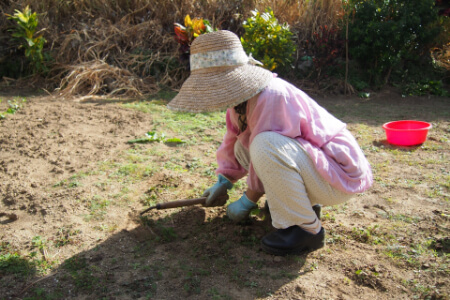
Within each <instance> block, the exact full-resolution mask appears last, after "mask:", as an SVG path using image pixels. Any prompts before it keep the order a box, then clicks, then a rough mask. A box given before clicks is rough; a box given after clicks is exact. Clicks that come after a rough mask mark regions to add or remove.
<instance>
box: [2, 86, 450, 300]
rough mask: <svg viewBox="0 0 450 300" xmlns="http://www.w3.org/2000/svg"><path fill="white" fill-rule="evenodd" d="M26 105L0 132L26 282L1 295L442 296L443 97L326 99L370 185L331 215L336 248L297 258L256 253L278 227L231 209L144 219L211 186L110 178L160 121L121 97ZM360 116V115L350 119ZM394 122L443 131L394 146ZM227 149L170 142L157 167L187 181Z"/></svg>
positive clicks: (195, 181)
mask: <svg viewBox="0 0 450 300" xmlns="http://www.w3.org/2000/svg"><path fill="white" fill-rule="evenodd" d="M0 96H1V97H2V98H3V99H6V98H8V99H9V98H11V97H10V95H0ZM26 99H27V101H26V103H25V104H24V105H23V107H21V108H20V109H19V110H18V111H17V112H16V113H15V114H13V115H8V116H7V118H6V119H5V120H3V121H1V123H0V147H1V149H0V238H1V250H2V252H1V253H0V254H3V255H5V254H6V253H11V254H12V253H16V254H18V255H19V256H20V258H22V259H23V261H20V260H18V261H16V262H17V263H18V264H19V263H20V262H23V263H25V265H26V267H27V268H29V270H28V271H27V272H19V271H17V272H14V271H13V270H12V269H13V268H14V267H18V268H20V266H23V264H22V265H18V266H15V265H13V264H11V266H10V269H8V268H5V267H4V265H3V268H0V277H1V281H0V299H186V298H187V299H412V298H419V299H426V298H429V299H449V298H448V297H449V294H450V288H449V287H450V277H449V267H448V263H449V260H448V253H449V252H448V251H449V249H448V233H449V214H450V210H449V190H448V188H449V185H448V182H449V172H450V167H449V160H448V155H449V149H450V147H449V140H448V139H449V138H450V137H449V135H450V132H449V128H450V119H449V118H448V116H449V115H448V112H449V111H450V109H449V108H450V106H449V101H448V98H447V99H442V98H432V99H429V98H427V97H416V98H407V99H404V98H402V97H401V96H400V95H398V94H396V93H392V92H388V93H384V94H383V95H381V94H379V95H378V97H377V96H375V97H373V98H371V99H369V100H362V99H360V98H358V97H356V96H352V97H349V98H345V97H327V98H324V97H322V98H320V99H318V102H319V103H321V104H322V105H323V106H325V107H326V108H328V109H329V110H330V111H332V112H336V114H337V115H338V117H340V118H342V119H343V120H344V121H346V122H347V123H348V124H349V128H350V130H351V131H352V132H353V133H354V134H355V136H356V137H357V138H358V139H359V140H360V142H361V144H362V145H363V149H364V151H365V152H366V154H367V156H368V159H369V161H370V162H371V163H372V164H373V166H374V174H375V178H376V182H375V184H374V186H373V188H372V189H371V190H370V191H369V192H367V193H364V194H362V195H358V196H355V198H354V199H352V200H350V201H349V202H348V203H346V204H345V205H341V206H337V207H330V208H328V207H324V208H323V212H322V215H323V217H322V221H323V225H324V227H325V229H326V231H327V246H326V247H325V248H324V249H320V250H318V251H315V252H312V253H307V254H305V255H302V256H298V257H296V256H295V257H294V256H293V257H291V256H288V257H275V256H272V255H268V254H266V253H264V252H262V251H261V249H260V247H259V241H260V239H261V238H262V237H263V236H264V235H265V234H267V233H268V232H270V231H271V230H273V229H272V228H271V224H270V217H269V216H265V215H264V214H263V213H260V214H259V215H256V216H252V217H251V219H250V220H249V221H248V222H246V223H244V224H234V223H232V222H231V221H230V220H229V219H228V218H227V217H226V215H225V208H224V207H220V208H203V207H201V206H191V207H185V208H180V209H171V210H164V211H157V210H153V211H151V212H150V213H149V214H147V215H146V217H145V218H142V219H141V218H139V212H140V211H142V210H143V209H145V208H146V206H145V205H144V203H143V202H142V201H141V200H142V195H145V194H147V195H148V194H151V193H152V191H153V192H154V191H155V190H156V191H157V197H158V199H159V201H169V200H175V199H174V195H176V198H180V197H183V196H189V195H187V194H183V191H185V190H186V191H187V190H192V189H193V188H194V189H195V188H196V187H197V188H198V189H199V190H200V183H199V182H201V180H200V178H201V176H202V174H195V172H190V173H186V172H184V173H183V172H178V171H176V170H173V169H160V170H158V171H157V172H154V173H152V175H151V176H148V177H142V178H141V180H134V181H133V180H131V178H130V179H129V180H130V181H129V182H127V181H126V180H127V177H126V176H124V177H125V179H124V177H121V178H120V181H119V180H117V181H116V180H115V178H116V177H114V176H111V175H113V174H111V173H112V171H111V169H110V168H106V167H105V168H102V166H106V165H108V164H109V165H111V164H120V163H121V162H124V161H125V159H126V158H125V157H126V154H125V153H127V151H129V150H130V149H132V148H133V147H135V146H133V145H130V144H127V143H126V141H128V140H130V139H133V138H136V137H139V136H142V134H143V133H145V132H147V131H148V128H149V124H150V123H151V122H152V121H154V120H153V118H154V116H152V114H149V113H144V112H140V111H137V110H133V109H130V108H125V107H124V106H123V105H122V103H117V102H113V101H110V102H100V101H98V102H95V101H91V102H75V101H72V100H61V99H57V98H54V97H50V96H28V97H26ZM0 105H1V106H0V108H2V109H1V110H0V111H2V110H4V109H5V107H6V106H5V105H6V103H5V102H3V103H1V104H0ZM365 105H366V106H365ZM357 106H361V107H362V110H361V111H362V112H363V113H361V114H359V115H355V113H354V110H353V109H354V108H355V107H357ZM368 110H370V111H368ZM393 110H395V112H396V114H394V115H393V113H392V111H393ZM409 112H414V115H412V116H411V115H410V114H409ZM391 117H397V118H399V119H400V118H409V117H415V118H422V119H424V120H427V121H431V122H433V125H434V129H433V131H431V132H430V134H429V138H428V140H427V142H426V143H425V144H424V145H422V146H417V147H403V148H402V147H393V146H390V145H389V144H387V143H386V141H385V137H384V132H383V131H382V129H381V124H382V123H383V122H384V121H387V120H386V119H387V118H391ZM358 124H364V125H363V126H360V125H358ZM367 137H369V139H367ZM220 139H221V137H220V136H218V137H213V141H212V142H211V143H199V144H198V145H194V146H191V147H186V146H183V147H174V146H171V145H167V144H164V143H161V144H160V145H159V146H158V147H160V151H161V152H163V153H165V155H155V156H154V159H155V160H161V162H160V163H161V164H163V163H164V162H169V161H170V159H171V153H175V152H176V151H185V152H186V153H185V164H186V165H183V166H182V167H183V168H184V169H187V168H189V167H190V166H191V165H192V164H193V158H194V157H198V156H201V157H202V163H203V164H206V165H211V164H213V163H214V151H213V150H212V149H215V148H216V147H217V145H218V143H220ZM139 147H141V148H140V149H143V148H145V147H146V145H140V146H139ZM124 180H125V182H124ZM212 183H213V182H211V184H212ZM124 189H127V191H126V192H125V191H124ZM174 190H177V191H178V192H177V193H174ZM125 194H126V195H127V196H126V197H123V195H125ZM114 195H116V197H114ZM263 204H264V203H263V202H262V203H261V204H260V206H261V207H262V206H263ZM36 237H38V238H36ZM427 241H428V242H427ZM414 251H416V253H413V252H414ZM27 262H28V264H27ZM31 262H34V263H33V264H31ZM0 266H2V265H1V264H0ZM19 270H20V269H19Z"/></svg>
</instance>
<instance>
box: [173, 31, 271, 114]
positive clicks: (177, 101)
mask: <svg viewBox="0 0 450 300" xmlns="http://www.w3.org/2000/svg"><path fill="white" fill-rule="evenodd" d="M257 64H261V63H259V62H258V61H256V60H254V59H253V58H252V57H251V56H250V57H249V56H247V54H246V53H245V51H244V49H243V47H242V44H241V41H240V40H239V38H238V36H237V35H236V34H234V33H233V32H231V31H227V30H220V31H214V32H211V33H206V34H202V35H200V36H199V37H197V38H196V39H195V40H194V42H193V43H192V45H191V49H190V67H191V74H190V76H189V77H188V78H187V79H186V81H185V82H184V83H183V85H182V87H181V89H180V92H179V93H178V95H177V96H176V97H175V98H174V99H172V101H170V102H169V104H168V105H167V106H168V107H169V108H170V109H172V110H176V111H183V112H193V113H198V112H212V111H220V110H224V109H226V108H230V107H234V106H236V105H238V104H240V103H242V102H245V101H247V100H248V99H250V98H252V97H253V96H255V95H256V94H258V93H259V92H261V91H262V90H263V89H264V88H265V87H266V86H267V85H268V84H269V82H270V80H272V78H273V73H272V72H270V71H268V70H266V69H264V68H262V67H260V66H258V65H257Z"/></svg>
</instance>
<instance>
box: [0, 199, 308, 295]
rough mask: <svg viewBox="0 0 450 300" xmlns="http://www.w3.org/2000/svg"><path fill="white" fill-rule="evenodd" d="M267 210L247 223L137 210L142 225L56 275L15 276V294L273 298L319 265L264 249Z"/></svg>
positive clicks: (200, 212) (206, 212)
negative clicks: (22, 279) (24, 280)
mask: <svg viewBox="0 0 450 300" xmlns="http://www.w3.org/2000/svg"><path fill="white" fill-rule="evenodd" d="M263 211H264V209H261V211H260V212H259V214H257V215H253V216H251V218H250V220H249V221H248V222H246V223H245V224H242V223H241V224H235V223H233V222H232V221H230V220H229V219H228V218H227V217H226V214H225V208H224V207H219V208H202V207H192V206H191V207H185V208H182V209H168V210H164V211H163V210H161V211H156V210H152V211H150V212H149V213H148V214H147V215H144V217H137V216H133V218H135V221H136V226H135V227H134V228H131V229H129V230H122V231H120V232H117V233H116V234H114V235H113V236H111V237H110V238H108V239H107V240H105V241H104V242H103V243H101V244H99V245H98V246H96V247H94V248H92V249H90V250H88V251H84V252H81V253H79V254H77V255H75V256H73V257H71V258H69V259H67V260H65V261H64V262H62V264H61V266H60V267H59V268H57V269H55V270H54V271H53V272H52V273H51V274H50V275H47V276H45V277H38V276H36V275H35V277H32V278H29V280H27V283H25V284H17V282H16V283H14V282H11V284H10V290H9V293H8V294H9V295H11V297H12V298H14V297H16V298H21V299H25V298H27V297H28V298H29V299H185V298H192V299H253V298H257V297H265V296H268V295H270V294H272V293H274V292H276V291H277V290H278V289H279V288H280V287H282V286H284V285H285V284H286V283H288V282H290V281H292V280H293V279H296V278H298V277H299V276H302V275H304V274H306V273H308V272H309V271H312V270H313V267H308V264H305V263H306V261H307V256H308V254H304V255H301V256H286V257H276V256H273V255H269V254H266V253H264V252H263V251H262V250H261V249H260V240H261V238H262V237H263V236H264V235H265V234H267V233H268V232H270V231H271V230H273V228H272V226H271V221H270V216H268V215H267V214H265V213H263ZM210 215H211V216H213V217H210ZM217 216H218V217H217ZM33 297H34V298H33ZM36 297H37V298H36Z"/></svg>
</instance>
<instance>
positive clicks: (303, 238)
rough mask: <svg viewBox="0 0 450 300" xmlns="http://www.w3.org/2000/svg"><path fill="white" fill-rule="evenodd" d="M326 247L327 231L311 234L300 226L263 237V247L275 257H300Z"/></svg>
mask: <svg viewBox="0 0 450 300" xmlns="http://www.w3.org/2000/svg"><path fill="white" fill-rule="evenodd" d="M324 246H325V229H324V228H323V227H322V228H321V229H320V232H319V233H318V234H312V233H309V232H307V231H305V230H303V229H302V228H300V227H299V226H297V225H295V226H291V227H288V228H286V229H278V230H276V231H274V232H271V233H269V234H268V235H266V236H265V237H263V239H262V241H261V247H262V249H263V250H264V251H266V252H267V253H270V254H273V255H280V256H284V255H289V254H293V255H298V254H302V253H304V252H309V251H314V250H317V249H319V248H322V247H324Z"/></svg>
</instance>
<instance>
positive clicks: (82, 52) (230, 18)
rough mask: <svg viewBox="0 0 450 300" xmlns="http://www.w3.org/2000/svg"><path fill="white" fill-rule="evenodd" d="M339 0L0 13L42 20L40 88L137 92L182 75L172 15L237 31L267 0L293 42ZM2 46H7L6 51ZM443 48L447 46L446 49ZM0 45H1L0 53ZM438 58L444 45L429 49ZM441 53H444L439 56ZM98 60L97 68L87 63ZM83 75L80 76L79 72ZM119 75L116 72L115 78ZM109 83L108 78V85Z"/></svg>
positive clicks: (144, 1)
mask: <svg viewBox="0 0 450 300" xmlns="http://www.w3.org/2000/svg"><path fill="white" fill-rule="evenodd" d="M342 2H343V1H342V0H316V1H312V0H208V1H206V0H204V1H187V0H174V1H166V0H106V1H104V0H73V1H60V0H27V1H25V0H3V1H0V13H1V15H3V16H4V13H8V14H13V13H14V10H15V9H19V10H22V9H23V8H24V7H25V6H26V5H30V7H31V8H32V10H33V11H36V12H38V14H39V28H40V29H42V28H45V30H44V36H45V38H46V39H47V41H48V43H47V44H46V48H45V49H44V50H45V51H46V52H48V53H50V54H51V56H52V58H53V61H52V68H51V70H50V72H49V75H48V76H47V79H46V81H45V82H46V88H47V89H48V90H55V89H57V91H58V92H59V93H63V94H64V95H67V96H69V95H83V94H84V95H115V96H117V95H119V94H122V96H123V95H129V96H132V97H138V96H141V95H145V94H147V93H151V92H154V91H157V90H158V89H159V88H160V87H161V86H164V87H168V88H172V89H177V88H179V87H180V86H181V83H182V82H183V81H184V80H185V79H186V77H187V76H188V75H189V72H188V70H186V68H185V67H184V66H183V64H181V63H180V62H178V44H177V43H176V42H175V41H174V39H173V35H174V33H173V23H174V22H181V23H182V22H183V19H184V16H185V15H186V14H190V15H191V16H193V17H203V18H206V19H208V20H210V22H211V24H212V25H213V27H215V28H218V29H227V30H231V31H233V32H236V33H237V34H238V35H242V34H243V28H242V22H243V21H244V20H245V19H247V18H248V17H249V16H250V13H251V11H252V10H254V9H258V10H259V11H264V10H265V8H267V7H271V8H272V9H273V11H274V13H275V16H276V17H277V18H278V20H279V21H280V22H282V23H288V24H290V26H291V30H292V31H293V32H294V33H295V36H296V38H297V43H298V44H299V47H298V48H299V54H298V57H297V58H299V57H301V56H302V55H303V54H301V49H302V48H301V46H300V45H301V43H302V42H303V41H305V40H311V39H313V38H314V33H315V32H318V29H319V27H320V26H328V28H338V27H339V26H340V25H341V23H340V22H341V20H342V17H343V13H344V12H343V9H342ZM13 25H14V24H13V23H12V21H9V20H7V18H0V41H5V40H6V41H8V43H9V44H8V43H2V46H1V47H0V61H1V60H2V59H4V58H5V57H7V55H10V53H11V49H14V45H13V44H11V42H10V41H9V34H10V33H9V32H8V31H7V30H8V28H10V27H11V26H13ZM8 51H9V52H8ZM447 52H448V50H447ZM4 53H7V54H6V56H5V55H4ZM434 56H435V59H437V60H439V61H441V62H444V64H445V62H447V64H448V58H447V61H446V60H445V50H442V51H436V52H434ZM441 58H444V60H441ZM95 68H98V69H95ZM82 77H85V78H82ZM120 77H123V78H122V79H120ZM111 83H114V84H113V86H111Z"/></svg>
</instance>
